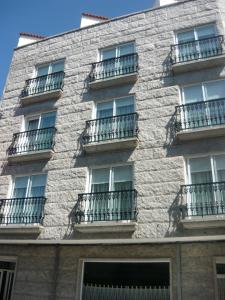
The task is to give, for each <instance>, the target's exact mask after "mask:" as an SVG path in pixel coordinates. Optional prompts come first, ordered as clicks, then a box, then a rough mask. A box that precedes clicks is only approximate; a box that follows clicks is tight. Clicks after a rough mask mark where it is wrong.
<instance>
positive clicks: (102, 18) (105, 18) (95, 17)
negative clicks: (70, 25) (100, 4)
mask: <svg viewBox="0 0 225 300" xmlns="http://www.w3.org/2000/svg"><path fill="white" fill-rule="evenodd" d="M81 15H82V16H84V17H90V18H93V19H99V20H109V18H108V17H104V16H97V15H94V14H91V13H82V14H81Z"/></svg>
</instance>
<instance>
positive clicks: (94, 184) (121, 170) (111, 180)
mask: <svg viewBox="0 0 225 300" xmlns="http://www.w3.org/2000/svg"><path fill="white" fill-rule="evenodd" d="M90 177H91V178H90V192H91V193H96V192H108V191H122V190H130V189H132V187H133V179H132V177H133V174H132V166H131V165H128V166H118V167H111V168H103V169H92V170H91V176H90Z"/></svg>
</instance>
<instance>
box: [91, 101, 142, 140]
mask: <svg viewBox="0 0 225 300" xmlns="http://www.w3.org/2000/svg"><path fill="white" fill-rule="evenodd" d="M134 112H135V107H134V97H133V96H128V97H124V98H119V99H114V100H112V101H109V102H102V103H98V104H97V105H96V112H95V117H96V120H93V121H92V123H91V125H92V126H90V127H89V130H90V128H91V131H90V132H89V133H88V134H89V136H90V137H91V140H92V141H94V142H99V141H104V140H112V139H121V138H129V137H134V136H136V134H137V116H136V114H135V113H134Z"/></svg>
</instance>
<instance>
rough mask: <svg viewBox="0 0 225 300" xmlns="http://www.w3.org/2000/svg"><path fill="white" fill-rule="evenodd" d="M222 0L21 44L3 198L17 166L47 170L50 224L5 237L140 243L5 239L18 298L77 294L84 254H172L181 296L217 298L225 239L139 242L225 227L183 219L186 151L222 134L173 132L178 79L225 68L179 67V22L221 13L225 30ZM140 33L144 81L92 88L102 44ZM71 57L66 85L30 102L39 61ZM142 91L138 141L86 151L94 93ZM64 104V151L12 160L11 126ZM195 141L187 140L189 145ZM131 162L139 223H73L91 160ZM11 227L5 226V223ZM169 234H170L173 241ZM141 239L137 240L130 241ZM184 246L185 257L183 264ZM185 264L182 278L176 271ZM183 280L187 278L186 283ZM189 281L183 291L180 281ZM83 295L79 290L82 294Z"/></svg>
mask: <svg viewBox="0 0 225 300" xmlns="http://www.w3.org/2000/svg"><path fill="white" fill-rule="evenodd" d="M222 2H223V1H222V0H218V1H216V0H213V1H212V0H190V1H184V2H180V3H177V4H174V5H170V6H166V7H162V8H156V9H152V10H147V11H143V12H139V13H135V14H131V15H129V16H125V17H119V18H115V19H113V20H110V21H106V22H103V23H102V24H97V25H94V26H91V27H88V28H82V29H77V30H72V31H70V32H66V33H62V34H59V35H56V36H53V37H50V38H47V39H45V40H43V41H40V42H37V43H33V44H30V45H26V46H24V47H20V48H17V49H15V51H14V55H13V59H12V64H11V66H10V70H9V75H8V78H7V83H6V86H5V92H4V97H3V102H2V103H1V118H0V130H1V135H0V147H1V148H0V161H1V176H0V198H7V195H8V191H9V187H10V182H11V178H12V176H15V175H22V174H33V173H41V172H47V174H48V175H47V186H46V198H47V201H46V204H45V216H44V224H43V225H44V226H43V230H42V231H41V233H40V235H38V236H37V235H35V236H34V235H29V236H28V235H26V236H24V235H23V234H20V235H16V234H11V235H7V236H6V235H5V234H1V233H0V238H1V239H15V240H20V239H31V240H32V239H38V240H43V239H44V240H46V239H47V240H64V239H65V240H68V239H71V240H80V239H82V240H85V239H123V238H126V239H128V238H131V239H136V240H137V245H133V246H129V247H128V246H119V245H118V246H113V247H112V248H111V247H110V246H90V245H89V246H86V247H84V246H83V247H81V246H58V247H57V246H53V245H52V246H51V245H49V246H34V245H33V246H21V245H20V246H16V245H13V246H12V245H11V246H9V245H1V248H0V255H3V256H4V255H7V256H9V255H12V256H16V257H18V265H17V276H16V282H15V295H14V299H15V300H19V299H23V300H25V299H29V300H33V299H43V300H45V299H46V300H47V299H64V300H69V299H77V300H78V298H76V297H78V296H77V295H78V294H76V288H77V285H76V282H77V277H78V274H79V272H81V271H79V263H78V261H79V259H80V258H85V257H91V258H96V257H98V258H121V259H122V258H137V259H138V258H149V259H152V258H169V259H171V265H172V293H173V296H172V299H174V300H175V299H183V300H190V299H192V300H195V299H196V300H197V299H198V300H212V299H214V298H215V282H214V271H213V266H214V265H213V258H214V257H216V256H224V255H225V250H224V249H225V248H224V246H225V245H224V243H197V244H192V243H190V244H182V243H181V244H179V245H176V244H165V245H138V239H145V238H150V239H151V238H167V237H184V236H185V237H190V238H191V237H192V236H209V235H212V236H214V235H219V234H223V233H224V228H214V229H206V228H203V229H198V230H190V229H184V228H183V226H182V225H181V222H180V220H181V212H180V210H179V205H180V186H181V185H182V184H185V178H184V173H185V172H184V159H185V157H186V156H189V155H192V154H201V153H220V152H224V149H225V140H224V138H223V137H219V138H213V139H209V140H208V139H205V140H196V141H191V142H188V144H187V143H178V142H177V141H176V137H175V133H174V126H173V125H174V114H175V106H176V105H179V104H180V95H179V86H180V85H184V84H190V83H195V82H201V81H207V80H216V79H219V78H223V77H224V76H225V69H224V66H222V65H221V66H217V67H213V68H211V69H204V70H202V71H201V70H199V71H194V72H191V73H182V74H180V75H174V74H173V72H172V70H171V65H170V45H171V44H174V32H177V31H178V30H184V29H186V28H191V27H193V26H198V25H204V24H208V23H216V26H217V29H218V31H219V34H221V35H223V34H224V5H223V3H222ZM130 41H135V45H136V52H137V53H138V56H139V74H138V80H137V82H136V83H135V84H125V85H120V86H114V87H108V88H105V89H97V90H90V89H89V87H88V76H89V73H90V70H91V64H92V63H93V62H96V61H97V55H98V50H99V49H100V48H104V47H109V46H112V45H117V44H120V43H125V42H130ZM59 59H65V70H64V71H65V80H64V89H63V94H62V96H61V97H60V99H58V100H54V99H52V100H49V101H45V102H42V103H36V104H33V105H30V106H26V107H22V106H21V104H20V98H19V96H20V93H21V90H22V89H23V87H24V83H25V80H27V79H29V78H31V77H32V73H33V70H34V67H35V65H37V64H43V63H48V62H51V61H54V60H59ZM126 95H135V98H136V111H137V113H138V114H139V130H140V132H139V143H138V146H137V148H136V149H135V150H121V151H119V152H118V151H115V152H102V153H101V154H86V153H85V152H84V151H83V148H82V143H81V136H82V134H83V132H84V129H85V121H87V120H89V119H91V118H92V110H93V103H94V101H104V100H107V99H112V98H118V97H121V96H126ZM52 109H56V110H57V119H56V128H57V133H56V144H55V149H54V150H55V153H54V155H53V157H52V158H51V159H50V160H47V161H46V160H43V161H37V162H26V163H17V164H9V163H8V161H7V155H6V152H7V149H8V147H9V145H10V144H11V141H12V134H13V133H15V132H19V131H20V129H21V124H22V121H23V117H24V116H27V115H29V114H36V113H39V112H44V111H51V110H52ZM187 145H188V146H187ZM127 162H130V163H132V164H133V166H134V187H135V189H136V190H137V192H138V198H137V205H138V210H139V214H138V220H137V225H136V229H135V231H134V232H133V233H132V234H131V233H122V232H119V233H118V232H117V233H115V232H114V233H113V232H112V233H78V232H77V231H76V230H75V229H74V222H73V220H74V216H73V211H74V206H75V204H76V202H77V200H78V194H79V193H84V192H85V187H86V183H87V171H88V168H90V167H93V166H110V165H113V164H124V163H127ZM1 232H2V231H1ZM165 243H166V241H165ZM130 247H131V248H132V249H131V248H130ZM178 247H180V250H179V251H180V253H181V257H182V260H181V266H180V267H179V270H178V269H177V251H178V249H177V248H178ZM177 272H180V273H181V274H182V275H181V278H180V283H179V281H178V279H177ZM178 285H179V286H178ZM180 285H182V291H181V292H179V293H181V294H179V293H178V292H177V291H178V290H179V291H180ZM75 295H76V296H75Z"/></svg>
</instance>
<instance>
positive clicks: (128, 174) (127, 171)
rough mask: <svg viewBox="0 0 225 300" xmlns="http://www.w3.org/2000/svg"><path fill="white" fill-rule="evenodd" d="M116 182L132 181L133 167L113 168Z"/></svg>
mask: <svg viewBox="0 0 225 300" xmlns="http://www.w3.org/2000/svg"><path fill="white" fill-rule="evenodd" d="M113 174H114V175H113V178H114V182H122V181H132V166H121V167H115V168H113Z"/></svg>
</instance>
